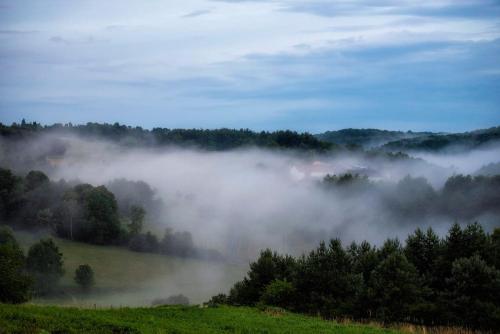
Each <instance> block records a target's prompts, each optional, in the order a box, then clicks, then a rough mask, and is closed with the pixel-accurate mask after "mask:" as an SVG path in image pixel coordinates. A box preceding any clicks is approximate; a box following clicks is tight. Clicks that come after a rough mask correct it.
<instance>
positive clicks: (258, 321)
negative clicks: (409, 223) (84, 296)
mask: <svg viewBox="0 0 500 334" xmlns="http://www.w3.org/2000/svg"><path fill="white" fill-rule="evenodd" d="M2 329H3V330H2ZM16 332H17V333H28V332H29V333H39V332H40V333H47V332H52V333H56V332H57V333H185V334H187V333H266V334H274V333H295V334H300V333H347V334H357V333H365V334H379V333H397V331H395V330H388V329H382V328H375V327H368V326H362V325H343V324H337V323H335V322H331V321H324V320H320V319H318V318H312V317H307V316H302V315H297V314H292V313H288V312H287V313H281V312H270V311H268V312H265V311H259V310H257V309H255V308H247V307H238V308H237V307H225V306H224V307H217V308H200V307H197V306H192V307H181V306H168V307H167V306H163V307H156V308H120V309H101V310H91V309H78V308H67V307H65V308H62V307H41V306H29V305H24V306H10V305H2V304H0V333H16Z"/></svg>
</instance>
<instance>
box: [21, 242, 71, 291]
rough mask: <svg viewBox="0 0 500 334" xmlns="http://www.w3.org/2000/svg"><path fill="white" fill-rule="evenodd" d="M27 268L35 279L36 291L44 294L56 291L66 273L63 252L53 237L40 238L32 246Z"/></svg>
mask: <svg viewBox="0 0 500 334" xmlns="http://www.w3.org/2000/svg"><path fill="white" fill-rule="evenodd" d="M26 269H27V271H28V273H30V275H32V276H33V278H34V279H35V292H36V293H37V294H39V295H44V294H47V293H50V292H52V291H54V289H56V288H57V286H58V284H59V280H60V279H61V277H62V276H63V274H64V269H63V258H62V253H61V252H60V251H59V248H58V247H57V246H56V244H55V243H54V241H53V240H52V239H45V240H40V241H39V242H38V243H36V244H34V245H33V246H31V247H30V249H29V251H28V256H27V259H26Z"/></svg>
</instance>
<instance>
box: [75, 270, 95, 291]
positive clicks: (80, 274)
mask: <svg viewBox="0 0 500 334" xmlns="http://www.w3.org/2000/svg"><path fill="white" fill-rule="evenodd" d="M75 282H76V283H77V284H78V285H80V286H81V287H82V289H84V290H88V289H90V287H92V286H93V285H94V284H95V279H94V271H93V270H92V267H91V266H89V265H88V264H81V265H80V266H78V268H77V269H76V270H75Z"/></svg>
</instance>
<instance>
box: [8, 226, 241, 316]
mask: <svg viewBox="0 0 500 334" xmlns="http://www.w3.org/2000/svg"><path fill="white" fill-rule="evenodd" d="M15 235H16V238H17V239H18V241H19V242H20V244H21V246H22V247H23V248H24V250H25V252H27V250H28V248H29V247H30V246H31V245H32V244H33V243H35V242H36V241H38V240H39V239H40V238H43V237H48V236H46V235H45V236H44V235H33V234H30V233H26V232H16V233H15ZM53 239H54V241H55V243H56V244H57V245H58V247H59V249H60V251H61V252H62V253H63V259H64V269H65V275H64V277H63V278H62V280H61V285H62V287H63V291H64V294H63V295H59V296H57V297H52V298H44V299H35V300H34V302H35V303H42V304H56V305H74V306H93V305H94V304H96V305H97V306H103V307H104V306H111V305H112V306H121V305H123V306H125V305H126V306H148V305H150V303H151V301H152V300H153V299H155V298H165V297H168V296H170V295H173V294H179V293H182V294H184V295H185V296H187V297H188V298H189V299H190V301H191V302H193V303H202V302H204V301H207V300H208V299H210V297H211V296H213V295H215V294H217V293H220V292H223V291H226V290H227V289H228V287H230V286H232V285H233V284H234V283H235V282H236V281H238V280H241V279H242V278H243V276H244V274H245V272H246V270H248V268H247V266H236V265H228V264H224V263H216V262H210V261H201V260H195V259H182V258H177V257H169V256H164V255H158V254H147V253H137V252H132V251H129V250H127V249H125V248H122V247H112V246H95V245H89V244H85V243H80V242H73V241H69V240H64V239H58V238H53ZM80 264H89V265H90V266H91V267H92V268H93V270H94V272H95V280H96V286H95V288H94V289H93V292H91V293H90V294H80V293H78V291H79V290H78V289H77V285H76V283H75V282H74V280H73V277H74V272H75V269H76V268H77V267H78V266H79V265H80Z"/></svg>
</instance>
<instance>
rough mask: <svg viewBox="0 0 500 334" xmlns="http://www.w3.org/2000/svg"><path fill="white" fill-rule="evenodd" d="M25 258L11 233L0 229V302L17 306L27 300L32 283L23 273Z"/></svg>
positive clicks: (2, 228)
mask: <svg viewBox="0 0 500 334" xmlns="http://www.w3.org/2000/svg"><path fill="white" fill-rule="evenodd" d="M25 261H26V260H25V257H24V254H23V251H22V250H21V247H19V244H18V243H17V241H16V239H15V238H14V236H13V234H12V231H11V230H10V229H8V228H6V227H0V273H1V279H0V302H1V303H12V304H18V303H23V302H26V301H28V300H29V298H30V296H31V288H32V285H33V281H32V279H31V277H29V276H28V275H27V274H26V273H25Z"/></svg>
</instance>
